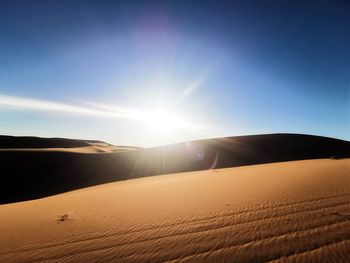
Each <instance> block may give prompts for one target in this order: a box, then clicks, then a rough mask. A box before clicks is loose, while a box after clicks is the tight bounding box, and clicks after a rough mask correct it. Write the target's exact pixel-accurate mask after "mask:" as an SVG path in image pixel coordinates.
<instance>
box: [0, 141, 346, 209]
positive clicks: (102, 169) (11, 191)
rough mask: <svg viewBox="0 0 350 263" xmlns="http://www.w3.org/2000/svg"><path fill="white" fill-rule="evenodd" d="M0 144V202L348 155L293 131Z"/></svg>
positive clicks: (335, 144) (339, 146)
mask: <svg viewBox="0 0 350 263" xmlns="http://www.w3.org/2000/svg"><path fill="white" fill-rule="evenodd" d="M0 146H1V147H2V148H3V149H2V150H0V167H1V184H0V203H10V202H18V201H25V200H32V199H35V198H41V197H45V196H49V195H53V194H59V193H63V192H66V191H70V190H74V189H79V188H83V187H88V186H93V185H98V184H103V183H109V182H115V181H120V180H126V179H133V178H139V177H146V176H152V175H161V174H168V173H181V172H188V171H198V170H208V169H218V168H227V167H236V166H244V165H253V164H264V163H272V162H282V161H293V160H305V159H318V158H333V159H338V158H346V157H350V143H349V142H347V141H342V140H337V139H331V138H326V137H319V136H310V135H297V134H270V135H255V136H238V137H230V138H218V139H209V140H200V141H193V142H185V143H178V144H173V145H168V146H162V147H155V148H149V149H140V148H136V147H125V146H122V147H120V146H112V145H110V144H107V143H104V142H100V141H85V140H70V139H58V138H53V139H42V138H35V137H10V136H2V137H0ZM130 150H132V151H130Z"/></svg>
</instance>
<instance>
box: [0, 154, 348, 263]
mask: <svg viewBox="0 0 350 263" xmlns="http://www.w3.org/2000/svg"><path fill="white" fill-rule="evenodd" d="M0 233H1V235H0V262H5V263H6V262H164V261H167V262H265V261H274V262H322V261H327V262H350V249H349V248H350V159H340V160H331V159H322V160H321V159H318V160H305V161H293V162H282V163H273V164H262V165H252V166H243V167H236V168H227V169H219V170H208V171H198V172H189V173H182V174H170V175H163V176H154V177H148V178H141V179H135V180H128V181H120V182H115V183H110V184H104V185H100V186H95V187H90V188H85V189H82V190H77V191H73V192H68V193H65V194H60V195H56V196H52V197H47V198H43V199H38V200H34V201H27V202H21V203H14V204H7V205H1V206H0Z"/></svg>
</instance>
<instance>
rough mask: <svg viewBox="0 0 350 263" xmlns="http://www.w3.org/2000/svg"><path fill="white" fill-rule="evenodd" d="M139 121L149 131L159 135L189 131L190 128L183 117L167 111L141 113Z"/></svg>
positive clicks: (158, 110)
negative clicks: (183, 130)
mask: <svg viewBox="0 0 350 263" xmlns="http://www.w3.org/2000/svg"><path fill="white" fill-rule="evenodd" d="M140 119H141V120H142V122H144V123H145V124H146V125H147V126H148V127H149V128H150V129H152V130H154V131H157V132H161V133H170V132H173V131H176V130H178V129H191V126H192V125H191V124H190V123H188V122H187V121H185V119H184V118H183V117H181V116H179V115H177V114H175V113H173V112H171V111H169V110H167V109H156V110H153V111H150V112H146V113H143V114H142V115H141V116H140Z"/></svg>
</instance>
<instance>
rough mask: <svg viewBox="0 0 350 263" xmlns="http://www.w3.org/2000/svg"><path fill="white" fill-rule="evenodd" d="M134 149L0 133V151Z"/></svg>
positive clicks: (84, 141) (84, 151)
mask: <svg viewBox="0 0 350 263" xmlns="http://www.w3.org/2000/svg"><path fill="white" fill-rule="evenodd" d="M135 149H140V147H132V146H115V145H112V144H109V143H106V142H102V141H96V140H77V139H66V138H40V137H30V136H21V137H15V136H6V135H0V151H27V152H38V151H45V152H46V151H50V152H76V153H112V152H121V151H127V150H135Z"/></svg>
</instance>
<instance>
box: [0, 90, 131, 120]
mask: <svg viewBox="0 0 350 263" xmlns="http://www.w3.org/2000/svg"><path fill="white" fill-rule="evenodd" d="M0 107H2V108H4V107H5V108H11V109H18V110H35V111H52V112H63V113H73V114H84V115H98V116H101V117H120V118H122V117H125V116H124V115H125V114H124V113H123V112H117V111H114V112H110V111H106V110H100V109H94V108H92V107H84V106H76V105H70V104H65V103H59V102H54V101H47V100H38V99H32V98H24V97H15V96H7V95H0Z"/></svg>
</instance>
